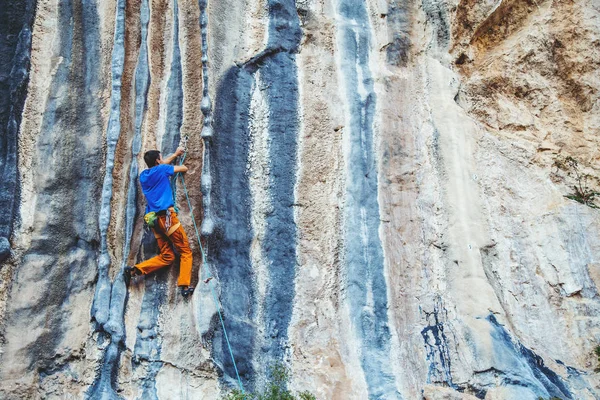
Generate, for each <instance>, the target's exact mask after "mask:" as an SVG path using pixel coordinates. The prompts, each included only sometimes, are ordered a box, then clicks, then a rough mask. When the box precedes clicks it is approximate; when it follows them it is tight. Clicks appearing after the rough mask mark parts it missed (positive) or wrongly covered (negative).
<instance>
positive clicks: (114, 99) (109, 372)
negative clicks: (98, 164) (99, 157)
mask: <svg viewBox="0 0 600 400" xmlns="http://www.w3.org/2000/svg"><path fill="white" fill-rule="evenodd" d="M124 38H125V0H119V1H118V3H117V7H116V18H115V34H114V41H113V43H114V44H113V51H112V62H111V73H112V76H111V86H112V88H111V105H110V114H109V120H108V127H107V131H106V165H105V168H106V170H105V175H104V182H103V186H102V195H101V206H100V213H99V218H98V222H99V226H100V256H99V260H98V282H97V284H96V292H95V294H94V302H93V304H92V310H91V316H92V320H93V321H94V322H95V325H96V330H97V331H98V332H99V333H98V336H99V338H101V339H103V340H108V341H109V344H108V345H107V346H106V348H105V350H104V354H103V359H102V361H101V366H100V369H99V371H98V375H97V379H96V381H95V382H94V384H93V385H92V386H91V387H90V388H89V389H88V392H87V397H88V398H91V399H117V398H119V396H118V395H117V393H116V391H115V389H114V388H115V386H116V378H117V373H118V362H119V356H120V352H121V350H122V348H123V347H124V340H125V332H124V321H123V312H124V306H125V300H126V296H127V288H126V286H125V282H124V280H123V276H122V274H120V273H119V274H117V278H116V279H115V282H114V283H113V284H112V285H111V282H110V278H109V277H108V270H109V267H110V256H109V254H108V241H107V232H108V225H109V223H110V216H111V206H110V203H111V200H112V186H113V177H112V174H113V169H114V161H115V150H116V145H117V141H118V140H119V136H120V132H121V122H120V118H121V112H120V107H121V77H122V73H123V64H124V59H125V47H124Z"/></svg>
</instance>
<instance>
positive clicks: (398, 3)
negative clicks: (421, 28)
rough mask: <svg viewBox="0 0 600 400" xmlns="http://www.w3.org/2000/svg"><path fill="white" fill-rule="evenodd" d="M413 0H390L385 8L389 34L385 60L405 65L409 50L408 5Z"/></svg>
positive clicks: (392, 63) (399, 65) (397, 64)
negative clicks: (386, 8)
mask: <svg viewBox="0 0 600 400" xmlns="http://www.w3.org/2000/svg"><path fill="white" fill-rule="evenodd" d="M412 1H413V0H390V2H389V4H388V10H387V16H386V18H387V25H388V31H389V32H390V34H391V36H392V37H391V38H390V40H391V41H390V42H389V43H388V45H387V47H386V49H385V51H386V59H387V62H388V63H389V64H391V65H395V66H397V67H405V66H406V64H407V62H408V56H409V51H410V45H411V43H410V29H411V26H410V13H409V10H410V5H411V3H412Z"/></svg>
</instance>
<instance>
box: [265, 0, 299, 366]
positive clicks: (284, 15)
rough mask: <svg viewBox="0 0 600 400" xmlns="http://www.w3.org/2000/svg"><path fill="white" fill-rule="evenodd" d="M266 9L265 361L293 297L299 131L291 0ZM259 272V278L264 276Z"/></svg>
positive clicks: (279, 352)
mask: <svg viewBox="0 0 600 400" xmlns="http://www.w3.org/2000/svg"><path fill="white" fill-rule="evenodd" d="M268 9H269V41H268V45H267V46H268V47H269V48H276V47H278V48H279V49H280V50H279V51H278V52H275V53H273V54H272V55H271V56H268V57H265V58H264V60H263V61H262V65H260V67H259V68H260V71H261V77H262V79H263V83H264V86H265V87H267V90H266V94H267V104H268V109H269V128H268V129H269V161H270V171H271V174H270V176H269V186H270V188H269V189H270V190H269V192H270V193H269V194H270V195H271V207H272V212H271V213H270V214H269V215H268V216H267V221H266V227H265V238H264V243H263V254H264V255H265V257H266V259H267V268H268V271H269V277H268V281H267V282H268V283H267V292H266V295H265V299H264V325H265V340H264V342H263V346H264V348H263V351H264V352H265V353H266V354H265V355H266V360H263V362H264V361H267V362H266V363H265V364H266V365H265V366H266V367H268V366H269V365H271V364H273V363H274V362H277V361H282V360H283V357H284V353H285V349H286V347H287V339H288V327H289V323H290V319H291V316H292V308H293V300H294V294H295V290H294V277H295V274H296V262H297V260H296V224H295V222H294V186H295V184H296V169H297V165H296V153H297V144H298V135H299V119H298V109H299V103H298V71H297V66H296V57H295V55H294V53H295V52H297V50H298V46H299V45H300V41H301V39H302V31H301V29H300V20H299V18H298V13H297V12H296V6H295V2H294V1H293V0H273V1H269V3H268ZM265 278H266V277H262V278H261V279H265Z"/></svg>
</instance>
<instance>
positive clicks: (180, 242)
mask: <svg viewBox="0 0 600 400" xmlns="http://www.w3.org/2000/svg"><path fill="white" fill-rule="evenodd" d="M177 222H179V221H177ZM170 239H171V241H172V242H173V245H174V246H175V248H176V249H177V251H178V252H179V255H180V260H179V279H177V286H189V285H190V283H191V282H192V249H190V244H189V242H188V238H187V235H186V234H185V231H184V230H183V227H181V226H179V228H177V230H176V231H175V232H173V233H172V234H171V236H170Z"/></svg>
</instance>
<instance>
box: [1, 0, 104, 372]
mask: <svg viewBox="0 0 600 400" xmlns="http://www.w3.org/2000/svg"><path fill="white" fill-rule="evenodd" d="M56 7H57V17H58V18H57V19H58V21H57V23H58V25H59V26H61V27H62V29H61V30H60V33H59V37H58V38H57V41H56V45H57V46H56V48H57V49H58V54H54V55H55V56H56V59H57V60H60V62H59V63H57V65H56V70H55V71H56V72H55V74H54V75H53V76H52V80H51V82H50V85H49V92H48V97H47V99H46V103H45V106H46V109H45V111H44V114H43V117H42V124H41V130H40V133H39V136H38V139H37V146H34V147H33V148H32V149H31V150H33V151H34V152H35V154H34V158H35V162H34V170H33V171H32V172H33V178H34V180H35V185H36V192H37V199H38V201H37V202H36V204H35V210H34V218H35V222H34V226H36V229H35V230H34V231H33V232H32V236H31V245H30V247H29V249H28V250H27V253H26V254H25V255H24V257H23V260H22V263H21V265H20V267H19V269H18V271H17V274H16V275H15V282H13V285H14V286H13V287H14V288H16V289H17V290H13V291H12V292H11V300H12V301H11V302H9V303H8V308H9V311H7V319H10V320H11V322H10V323H8V324H7V326H12V327H13V328H14V327H15V326H17V327H21V326H22V327H24V328H25V327H26V329H28V330H30V331H31V332H32V336H30V339H31V342H30V343H29V344H28V346H27V348H26V349H23V352H24V354H27V357H28V358H26V359H28V360H30V362H31V364H30V366H29V370H31V371H37V372H38V373H39V375H40V377H43V376H45V375H48V374H50V373H51V372H52V371H56V370H59V369H61V368H63V367H64V361H61V360H60V358H59V357H57V354H58V352H62V351H63V350H58V348H63V349H64V347H63V346H64V343H63V340H64V338H65V336H66V335H65V332H67V331H68V330H69V329H70V327H69V324H70V320H69V318H70V317H71V314H70V308H71V307H73V305H72V302H73V298H74V294H76V293H79V292H85V291H87V290H89V285H91V284H92V283H93V280H94V272H95V259H96V255H97V249H98V226H97V224H96V223H95V217H96V215H97V210H98V206H97V198H98V196H99V189H100V179H99V177H98V173H97V168H98V166H99V165H102V153H101V152H100V151H99V149H100V148H101V147H102V146H101V143H102V121H101V119H100V116H99V113H98V110H99V109H100V105H99V98H98V96H97V93H98V90H99V88H100V81H99V79H100V78H99V71H98V70H99V68H98V63H91V62H89V60H90V59H96V60H97V59H99V58H100V45H99V43H100V40H99V16H98V13H97V10H96V3H95V2H94V1H87V2H81V1H63V2H60V3H58V4H57V5H56ZM74 155H75V156H74ZM33 265H35V266H36V267H35V268H32V266H33ZM31 291H34V292H35V293H37V295H36V296H35V297H34V298H32V297H31V293H32V292H31ZM24 305H26V306H24ZM40 315H42V316H43V318H39V316H40ZM16 339H17V340H20V339H21V338H20V337H17V338H16ZM78 345H80V343H77V344H73V346H78ZM67 354H68V353H67Z"/></svg>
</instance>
